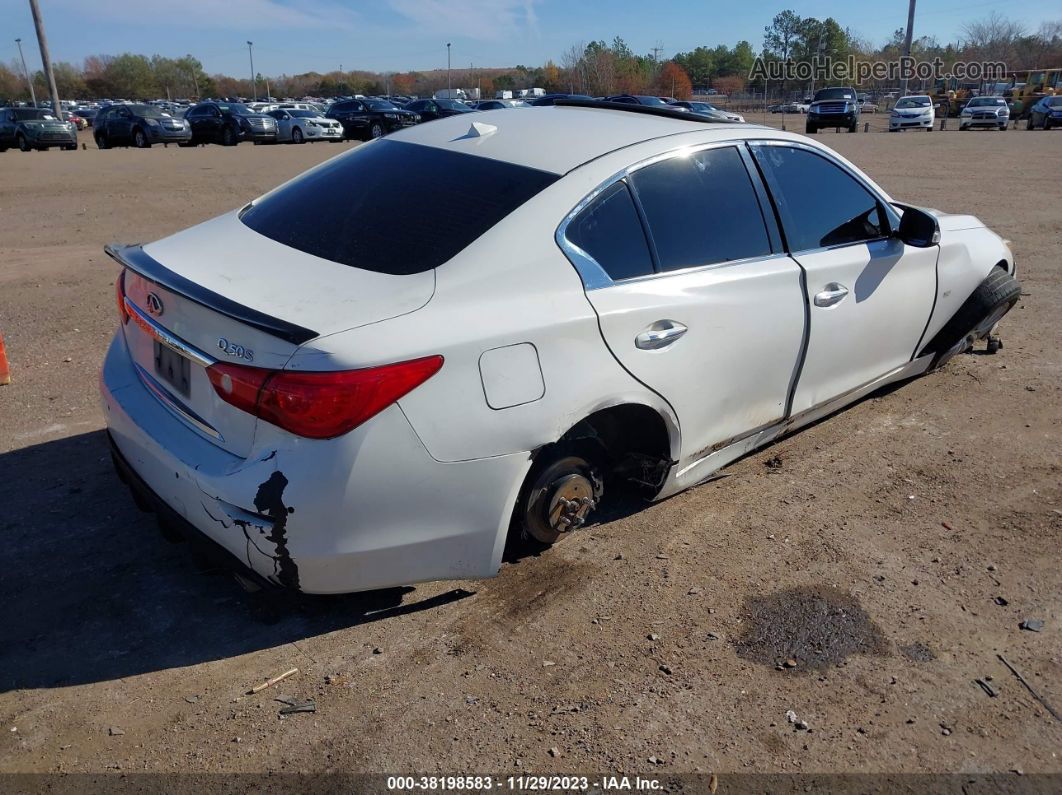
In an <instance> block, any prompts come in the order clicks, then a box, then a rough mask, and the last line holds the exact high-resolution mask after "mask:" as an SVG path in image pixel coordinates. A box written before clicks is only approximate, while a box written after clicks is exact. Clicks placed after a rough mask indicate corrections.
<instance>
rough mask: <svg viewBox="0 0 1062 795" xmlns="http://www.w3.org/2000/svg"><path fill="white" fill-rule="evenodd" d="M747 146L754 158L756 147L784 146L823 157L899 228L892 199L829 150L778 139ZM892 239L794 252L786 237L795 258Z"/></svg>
mask: <svg viewBox="0 0 1062 795" xmlns="http://www.w3.org/2000/svg"><path fill="white" fill-rule="evenodd" d="M745 144H746V145H747V146H748V147H749V149H750V150H751V151H752V154H753V157H755V154H756V152H755V147H757V146H782V147H789V148H791V149H803V150H804V151H807V152H811V153H812V154H813V155H817V156H819V157H821V158H822V159H823V160H825V161H826V162H828V163H830V164H831V165H833V166H836V167H837V168H839V169H840V170H841V171H843V172H844V173H845V174H847V175H848V176H849V177H851V178H852V179H853V180H855V181H856V183H858V184H859V185H860V187H862V188H863V190H865V191H866V192H867V193H869V194H870V195H871V196H873V197H874V198H875V199H877V200H878V203H879V204H880V205H881V206H882V207H884V208H885V215H886V216H887V218H888V220H889V225H890V228H891V229H896V228H897V226H898V225H899V223H900V216H899V214H898V213H897V212H896V210H895V209H894V208H893V206H892V204H893V203H892V199H890V198H888V197H887V196H884V195H882V193H881V191H879V190H877V189H876V188H875V187H874V186H873V185H870V184H869V183H868V182H867V181H866V180H865V179H864V178H863V177H862V176H861V175H859V174H857V173H856V172H854V171H853V170H852V169H851V168H850V167H849V166H847V165H846V164H845V163H842V162H841V161H840V160H837V159H836V158H835V157H833V156H832V154H831V153H830V152H829V150H823V149H819V148H817V147H814V146H809V145H808V144H805V143H801V142H800V141H785V140H780V139H777V138H748V139H746V141H745ZM763 179H764V182H766V183H767V190H769V191H771V193H772V195H773V193H774V191H773V190H771V188H772V186H771V184H770V180H769V178H768V177H767V175H766V174H765V175H764V177H763ZM776 201H777V200H776ZM780 214H781V213H779V215H780ZM781 221H782V219H781V218H779V222H781ZM783 232H784V225H783ZM891 239H892V235H891V234H889V235H882V236H880V237H873V238H869V239H867V240H859V241H856V242H854V243H838V244H836V245H833V246H819V247H817V248H805V249H797V250H794V249H792V248H791V247H790V246H789V238H788V237H786V249H787V250H788V253H789V254H790V255H792V256H794V257H795V256H796V255H798V254H817V253H819V252H822V251H833V250H835V249H840V248H848V247H850V246H865V245H868V244H870V243H878V242H880V241H883V240H891Z"/></svg>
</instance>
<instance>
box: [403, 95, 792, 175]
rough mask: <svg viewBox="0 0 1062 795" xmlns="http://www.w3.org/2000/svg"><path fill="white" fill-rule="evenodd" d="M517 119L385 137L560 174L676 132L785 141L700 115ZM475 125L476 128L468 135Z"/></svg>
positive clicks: (462, 119) (609, 112) (554, 111)
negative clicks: (626, 148) (612, 153)
mask: <svg viewBox="0 0 1062 795" xmlns="http://www.w3.org/2000/svg"><path fill="white" fill-rule="evenodd" d="M516 116H518V117H519V118H514V117H513V114H510V113H509V112H508V111H505V110H488V111H482V112H479V113H476V114H462V115H461V116H450V117H447V118H444V119H439V120H438V121H433V122H432V123H431V124H420V125H417V126H416V127H410V128H407V129H405V130H401V131H399V132H395V133H392V134H391V135H389V136H388V138H389V139H390V140H395V141H405V142H407V143H415V144H422V145H424V146H434V147H438V148H440V149H447V150H449V151H453V152H464V153H466V154H473V155H478V156H480V157H489V158H491V159H494V160H502V161H505V162H507V163H516V164H517V165H522V166H527V167H528V168H536V169H539V170H540V171H551V172H553V173H555V174H565V173H567V172H569V171H571V170H572V169H573V168H577V167H578V166H581V165H582V164H583V163H586V162H587V161H589V160H593V159H594V158H597V157H600V156H602V155H605V154H607V153H609V152H611V151H614V150H616V149H622V148H624V147H627V146H632V145H634V144H638V143H642V142H643V141H648V140H652V139H654V138H663V137H665V136H671V135H678V134H681V133H689V132H700V133H708V134H709V136H711V135H715V136H717V137H718V138H719V140H728V139H733V138H747V137H750V136H752V135H755V136H756V137H759V138H768V137H770V138H774V137H786V136H785V134H784V133H778V132H777V131H776V130H773V129H771V128H769V127H760V126H757V125H752V124H727V123H719V124H713V123H710V122H709V123H706V122H705V121H704V119H703V117H700V118H699V119H697V120H692V121H688V120H685V119H682V118H675V117H670V116H664V115H649V114H643V113H630V112H624V111H621V110H615V109H611V108H588V107H566V106H563V105H551V106H546V107H538V108H535V111H534V113H531V112H528V113H519V114H516ZM676 116H677V113H676ZM477 124H478V125H481V128H480V130H479V131H478V132H476V133H472V130H473V129H474V126H473V125H477ZM490 128H494V129H493V130H492V129H490Z"/></svg>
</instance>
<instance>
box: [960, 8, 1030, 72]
mask: <svg viewBox="0 0 1062 795" xmlns="http://www.w3.org/2000/svg"><path fill="white" fill-rule="evenodd" d="M962 33H963V36H964V37H965V39H966V41H965V44H966V49H967V50H970V51H972V53H973V54H976V56H977V57H978V58H980V59H982V60H987V61H1004V62H1006V63H1010V64H1013V63H1014V61H1015V60H1016V56H1017V55H1018V46H1017V45H1018V43H1019V41H1020V39H1021V38H1022V36H1024V35H1025V28H1024V26H1023V25H1022V24H1021V23H1020V22H1015V21H1014V20H1010V19H1007V18H1005V17H1004V16H1003V15H1001V14H1000V13H999V12H997V11H993V12H992V13H991V14H990V15H988V16H987V17H985V18H984V19H981V20H978V21H976V22H969V23H967V24H965V25H963V26H962ZM1012 68H1013V67H1012Z"/></svg>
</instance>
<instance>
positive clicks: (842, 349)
mask: <svg viewBox="0 0 1062 795" xmlns="http://www.w3.org/2000/svg"><path fill="white" fill-rule="evenodd" d="M752 150H753V152H754V154H755V157H756V160H757V163H759V165H760V166H761V168H762V169H763V172H764V175H765V177H766V179H767V184H768V187H769V189H770V190H771V193H772V196H773V197H774V200H775V203H776V205H777V206H778V211H779V215H780V216H781V219H782V225H783V228H784V231H785V235H786V242H787V244H788V247H789V250H790V252H791V254H792V256H793V258H794V259H795V260H796V261H797V262H798V263H799V264H800V266H801V267H802V268H803V269H804V271H805V273H806V278H807V292H808V313H809V317H810V333H809V338H808V350H807V354H806V356H805V359H804V365H803V369H802V370H801V373H800V379H799V381H798V383H797V388H796V391H795V393H794V396H793V405H792V413H793V414H799V413H800V412H801V411H805V410H807V409H809V408H812V407H814V406H816V405H819V404H821V403H824V402H826V401H828V400H830V399H832V398H835V397H838V396H840V395H843V394H845V393H847V392H850V391H852V390H854V389H857V388H858V387H861V386H863V385H864V384H868V383H870V382H871V381H873V380H874V379H876V378H878V377H879V376H882V375H884V374H886V373H888V372H889V371H891V370H893V369H895V368H897V367H899V366H901V365H903V364H905V363H907V362H909V361H910V360H911V358H912V357H913V355H914V349H915V347H916V346H917V345H918V341H919V339H920V338H921V336H922V332H923V331H924V330H925V327H926V323H927V322H928V320H929V315H930V313H931V312H932V309H933V302H934V299H935V296H936V289H937V288H936V265H937V253H938V251H939V249H938V247H937V246H932V247H930V248H915V247H912V246H907V245H905V244H904V243H903V242H902V241H900V240H899V239H897V238H895V237H893V236H892V229H893V227H894V226H895V225H896V224H897V223H898V216H897V215H896V213H895V211H893V210H892V209H891V208H889V207H888V206H887V205H886V204H885V202H884V200H883V199H882V198H881V197H879V196H878V194H877V193H876V192H875V191H874V190H873V189H872V188H871V187H870V186H869V185H867V184H866V183H865V182H864V181H863V180H862V179H861V178H860V177H859V176H858V175H856V174H855V173H853V172H851V171H850V170H849V169H847V168H846V167H845V166H844V165H843V164H842V163H841V162H840V161H837V160H834V159H833V158H831V157H829V156H828V155H827V154H825V153H823V152H822V151H821V150H818V149H813V148H811V147H806V146H801V145H799V144H789V143H784V144H777V143H771V144H767V143H763V144H755V145H753V146H752Z"/></svg>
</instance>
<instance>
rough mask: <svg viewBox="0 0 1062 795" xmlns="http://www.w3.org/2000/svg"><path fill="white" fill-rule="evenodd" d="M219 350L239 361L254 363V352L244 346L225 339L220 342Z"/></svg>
mask: <svg viewBox="0 0 1062 795" xmlns="http://www.w3.org/2000/svg"><path fill="white" fill-rule="evenodd" d="M218 350H220V351H221V352H222V353H224V354H226V355H228V356H235V357H236V358H237V359H246V360H247V361H249V362H253V361H254V351H252V350H249V349H248V348H245V347H243V346H242V345H237V344H236V343H235V342H229V341H228V340H227V339H225V338H224V337H222V338H221V339H219V340H218Z"/></svg>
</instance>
